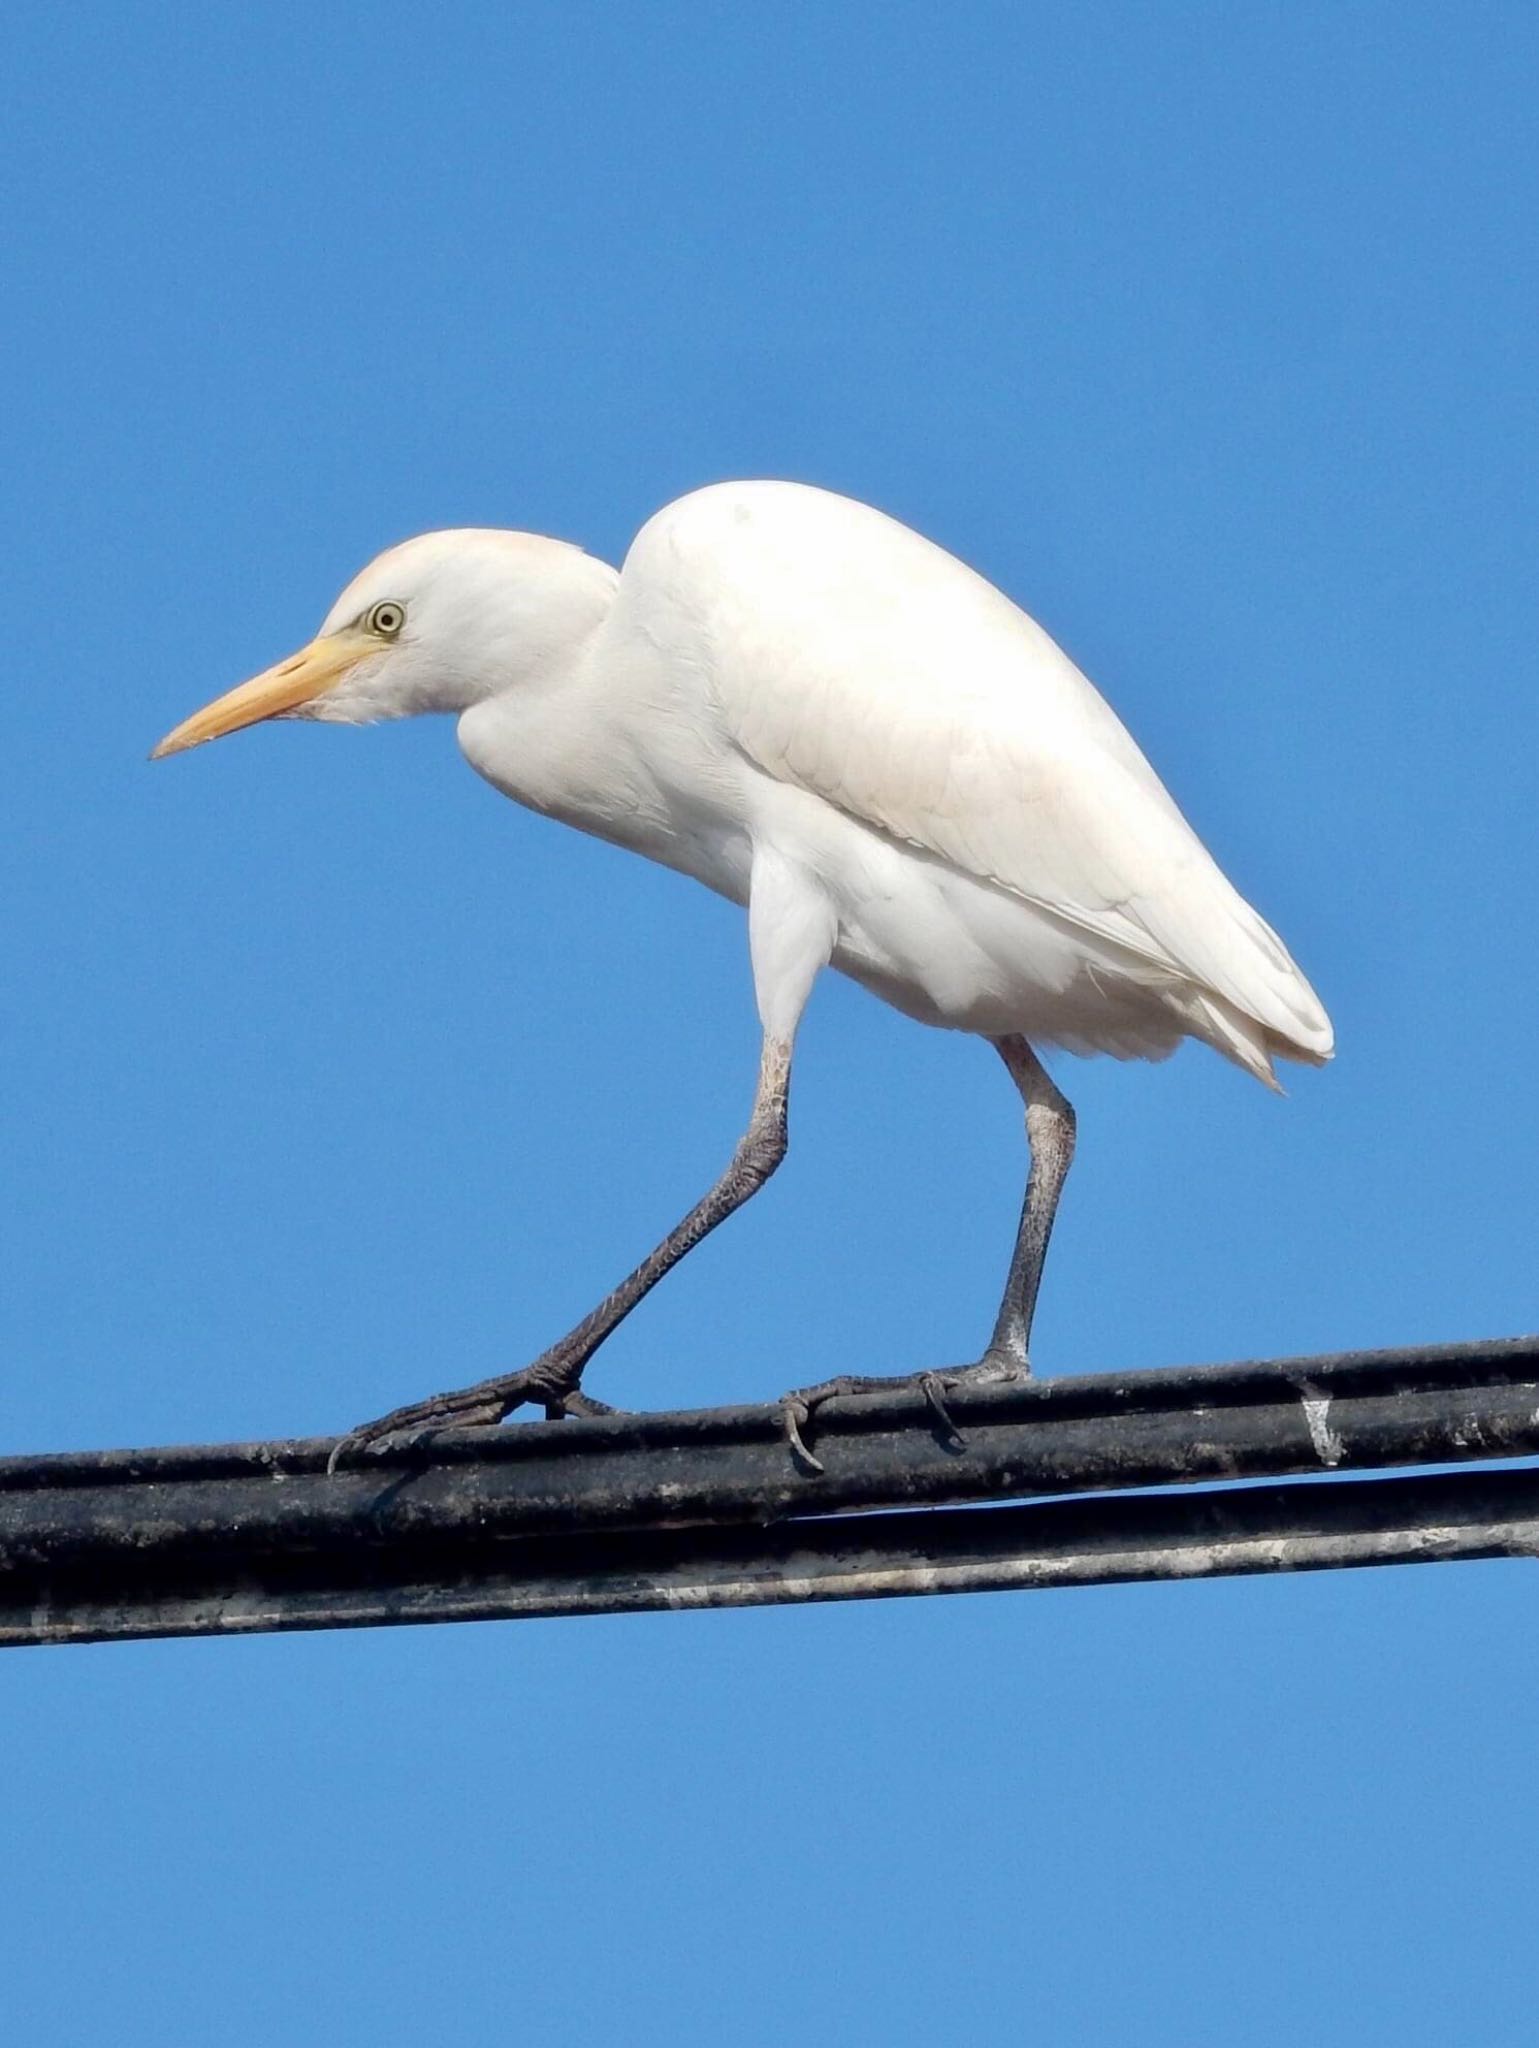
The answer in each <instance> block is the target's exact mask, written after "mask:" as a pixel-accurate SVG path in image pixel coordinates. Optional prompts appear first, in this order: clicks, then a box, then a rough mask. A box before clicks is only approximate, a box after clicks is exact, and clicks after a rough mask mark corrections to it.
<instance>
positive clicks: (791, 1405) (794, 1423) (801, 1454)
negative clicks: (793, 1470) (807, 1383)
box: [780, 1394, 828, 1474]
mask: <svg viewBox="0 0 1539 2048" xmlns="http://www.w3.org/2000/svg"><path fill="white" fill-rule="evenodd" d="M811 1414H812V1410H811V1409H810V1408H809V1407H808V1406H807V1403H806V1402H805V1401H798V1400H795V1399H793V1398H792V1397H791V1396H790V1395H789V1394H788V1395H787V1396H786V1398H785V1399H784V1400H783V1401H782V1402H781V1404H780V1416H781V1420H782V1422H783V1423H784V1425H785V1433H786V1442H787V1444H788V1445H789V1446H790V1450H791V1456H792V1457H793V1458H794V1459H795V1460H796V1462H797V1464H798V1465H800V1466H801V1468H802V1470H803V1471H804V1472H808V1473H812V1474H821V1473H823V1472H825V1471H826V1470H827V1469H828V1468H827V1467H826V1466H825V1465H824V1463H823V1460H822V1459H821V1458H815V1457H814V1456H813V1454H812V1452H811V1451H810V1450H808V1448H807V1440H806V1438H805V1437H804V1436H803V1435H802V1424H803V1423H804V1422H806V1421H807V1420H808V1419H809V1418H810V1416H811Z"/></svg>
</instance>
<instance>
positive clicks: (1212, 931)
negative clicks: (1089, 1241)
mask: <svg viewBox="0 0 1539 2048" xmlns="http://www.w3.org/2000/svg"><path fill="white" fill-rule="evenodd" d="M633 572H634V573H633ZM638 581H639V582H643V583H644V584H645V585H646V586H647V587H648V588H650V589H652V590H653V591H656V592H657V593H658V594H659V596H660V597H661V596H663V595H664V594H666V602H667V604H668V607H669V609H670V611H671V613H672V615H673V620H674V621H675V622H677V621H678V620H679V619H680V618H681V617H683V618H684V619H685V620H687V634H686V637H687V638H688V640H689V642H690V650H691V652H692V653H693V655H694V657H695V658H696V659H697V660H698V661H699V663H700V665H701V667H702V669H703V670H704V672H705V675H706V677H707V679H708V681H709V683H710V685H711V687H712V689H713V692H714V694H715V697H716V699H717V702H718V706H719V710H720V713H721V716H722V718H723V720H724V722H725V725H726V729H727V731H728V732H729V734H730V735H731V737H732V739H733V741H734V742H735V744H736V745H737V746H738V747H739V748H740V749H741V750H742V752H743V753H744V754H745V755H746V756H747V757H748V758H749V759H750V760H752V761H753V762H754V763H755V764H756V765H757V766H758V767H759V768H760V769H762V770H763V771H764V772H765V773H767V774H769V775H772V776H774V777H776V778H778V779H780V780H782V781H785V782H789V783H795V784H799V785H800V786H801V787H803V788H805V789H808V790H810V791H813V792H814V793H816V794H817V795H818V796H821V797H822V798H824V799H825V800H826V801H827V802H829V803H831V804H835V805H837V806H839V807H840V808H841V809H842V810H844V811H846V812H847V813H849V814H850V815H851V816H853V817H856V818H859V819H861V820H863V821H864V822H866V823H868V824H870V825H874V826H877V827H879V828H880V829H881V830H883V831H885V832H887V833H889V834H890V835H891V836H893V837H894V838H896V839H900V840H903V841H905V842H908V843H910V844H912V845H915V846H918V847H923V848H925V849H927V850H928V851H929V852H931V853H933V854H936V855H938V856H940V857H941V858H942V859H944V860H946V861H948V862H951V863H953V864H954V865H955V866H956V867H958V868H960V869H962V870H964V871H965V872H967V873H970V874H972V875H975V876H977V877H979V878H980V879H982V880H986V881H989V882H992V883H994V884H995V885H997V886H998V887H999V888H1001V889H1004V890H1008V891H1010V892H1012V893H1013V894H1015V895H1017V896H1019V897H1021V898H1023V899H1025V900H1027V901H1029V902H1030V903H1032V904H1033V905H1035V906H1036V907H1037V908H1039V909H1040V910H1043V911H1046V912H1048V913H1049V914H1051V915H1052V916H1053V917H1055V918H1057V919H1060V920H1062V922H1063V923H1064V924H1066V925H1069V926H1072V927H1074V928H1076V929H1078V930H1081V931H1083V932H1085V933H1087V934H1090V935H1093V936H1094V938H1095V939H1096V940H1097V942H1098V944H1099V946H1100V947H1109V948H1111V949H1113V951H1114V954H1115V956H1116V958H1117V959H1118V962H1119V965H1120V964H1122V963H1125V965H1126V971H1127V972H1128V974H1129V975H1130V976H1131V977H1133V978H1135V979H1139V980H1142V981H1145V982H1147V983H1149V984H1151V985H1155V986H1158V985H1161V984H1163V985H1166V986H1170V987H1172V989H1176V988H1184V989H1187V990H1189V992H1190V994H1191V995H1192V996H1194V997H1195V998H1197V1000H1198V1004H1199V1008H1200V1009H1201V1008H1203V999H1204V998H1207V999H1216V1003H1215V1002H1213V1001H1211V1000H1210V1001H1209V1002H1208V1003H1207V1005H1206V1009H1205V1010H1204V1014H1206V1012H1207V1011H1208V1010H1211V1011H1213V1012H1214V1016H1215V1030H1216V1031H1217V1033H1218V1035H1219V1037H1221V1038H1222V1037H1227V1036H1228V1035H1230V1034H1229V1032H1228V1030H1227V1029H1226V1025H1225V1016H1226V1013H1227V1012H1228V1011H1230V1010H1233V1011H1235V1012H1238V1013H1239V1019H1241V1020H1249V1022H1250V1024H1251V1025H1252V1026H1253V1027H1259V1028H1260V1032H1261V1034H1262V1042H1261V1044H1260V1045H1259V1046H1258V1045H1257V1044H1256V1043H1255V1031H1254V1029H1252V1030H1250V1031H1245V1032H1242V1033H1241V1036H1242V1037H1243V1038H1244V1039H1245V1040H1246V1042H1247V1043H1246V1045H1245V1046H1242V1047H1237V1046H1234V1045H1227V1044H1226V1046H1225V1048H1224V1049H1226V1050H1229V1051H1231V1052H1234V1053H1236V1055H1237V1056H1239V1057H1242V1058H1243V1059H1244V1063H1245V1064H1247V1065H1250V1066H1252V1067H1257V1070H1258V1071H1260V1070H1262V1069H1263V1068H1264V1066H1265V1055H1266V1053H1268V1052H1276V1053H1282V1054H1285V1055H1287V1056H1289V1057H1292V1058H1298V1059H1307V1060H1311V1061H1319V1060H1323V1059H1327V1058H1329V1056H1330V1052H1331V1048H1332V1037H1331V1028H1330V1024H1329V1021H1328V1019H1327V1018H1326V1015H1325V1012H1324V1010H1323V1009H1322V1008H1321V1005H1320V1003H1319V1000H1318V998H1317V997H1316V996H1315V994H1314V991H1313V990H1312V989H1311V988H1310V986H1309V984H1308V982H1307V981H1305V979H1304V977H1303V976H1302V975H1301V974H1300V972H1299V970H1298V968H1297V967H1296V966H1295V965H1294V963H1293V961H1292V960H1291V959H1290V958H1289V956H1288V953H1287V950H1286V948H1285V947H1284V946H1283V944H1282V942H1281V940H1280V939H1279V938H1278V937H1277V935H1276V933H1275V932H1273V931H1272V930H1271V928H1270V927H1269V926H1268V925H1267V924H1265V923H1264V922H1263V920H1262V919H1261V918H1260V917H1259V916H1257V914H1256V912H1255V911H1254V910H1252V909H1251V907H1250V906H1249V904H1247V903H1246V902H1245V901H1244V899H1243V898H1242V897H1241V896H1240V895H1239V894H1238V893H1237V891H1236V890H1235V889H1234V888H1233V887H1232V886H1231V884H1230V883H1229V882H1228V881H1227V880H1226V879H1225V877H1224V875H1223V874H1222V873H1221V872H1220V870H1219V868H1218V867H1217V865H1216V864H1215V862H1214V861H1213V859H1212V857H1211V856H1210V855H1209V854H1208V852H1207V850H1206V848H1205V847H1204V846H1203V845H1202V843H1201V841H1200V840H1199V839H1198V838H1197V835H1196V834H1195V833H1194V832H1193V831H1192V829H1191V827H1190V826H1189V825H1188V824H1187V822H1186V820H1185V819H1184V818H1183V817H1182V816H1181V813H1180V812H1179V811H1178V810H1177V808H1176V806H1175V804H1174V803H1173V802H1172V800H1171V798H1170V796H1169V795H1168V794H1167V792H1166V791H1165V789H1164V787H1163V786H1162V784H1161V783H1160V781H1159V778H1158V777H1157V776H1156V775H1155V773H1154V771H1153V769H1152V768H1151V767H1150V766H1149V764H1148V762H1147V761H1146V760H1145V759H1144V757H1143V755H1142V754H1141V753H1140V752H1139V750H1138V748H1137V746H1136V745H1135V744H1134V742H1133V740H1132V738H1131V736H1130V735H1129V734H1128V732H1127V731H1126V729H1125V728H1124V727H1123V726H1122V724H1121V723H1120V722H1119V720H1118V719H1117V717H1116V716H1115V714H1114V713H1113V712H1112V710H1111V709H1110V707H1109V706H1108V705H1107V704H1106V702H1105V701H1104V699H1103V698H1102V697H1101V696H1100V695H1099V694H1098V692H1097V691H1096V690H1095V688H1094V687H1093V685H1092V684H1091V683H1090V682H1089V681H1088V680H1087V679H1086V678H1085V677H1084V676H1083V675H1081V673H1080V672H1079V670H1078V669H1077V668H1076V667H1075V666H1074V664H1073V663H1072V662H1071V661H1070V660H1069V658H1068V656H1067V655H1065V654H1064V653H1063V651H1062V650H1061V649H1060V648H1059V647H1057V646H1056V645H1055V644H1054V642H1053V641H1052V640H1051V639H1050V638H1049V637H1048V635H1047V634H1046V633H1044V632H1043V631H1042V629H1041V628H1040V627H1039V626H1038V625H1036V624H1035V622H1034V621H1033V620H1031V619H1030V618H1028V617H1027V616H1026V614H1025V613H1024V612H1022V611H1020V610H1019V609H1018V608H1017V607H1016V606H1015V605H1013V604H1011V603H1010V601H1009V600H1008V599H1007V598H1005V597H1004V596H1003V595H1001V593H1000V592H999V591H997V590H995V589H994V588H993V586H992V585H990V584H988V583H986V582H985V581H984V580H983V579H982V578H981V577H980V576H977V575H975V574H974V572H973V571H972V570H970V569H968V568H966V567H965V566H964V565H963V564H962V563H960V562H958V561H957V560H955V559H954V558H953V557H952V556H950V555H948V554H946V553H945V552H944V551H943V550H942V549H940V548H938V547H936V546H934V545H933V544H932V543H931V542H929V541H926V540H924V539H922V538H921V537H920V536H919V535H918V534H915V533H912V532H911V531H910V530H909V529H908V528H907V527H904V526H901V525H899V524H898V523H897V522H896V521H894V520H890V519H888V518H886V517H885V516H884V515H883V514H881V513H879V512H875V511H873V510H871V509H870V508H869V507H867V506H864V505H860V504H857V503H855V502H853V501H851V500H849V499H845V498H839V497H836V496H833V495H832V494H830V493H828V492H823V491H817V490H813V489H811V488H809V487H807V486H804V485H798V484H780V483H751V484H724V485H715V486H713V487H711V488H710V489H708V490H704V491H699V492H696V493H694V494H693V495H692V496H690V497H688V498H683V499H680V500H679V501H678V502H677V503H676V504H674V505H671V506H669V507H667V508H666V509H665V510H664V511H663V512H661V513H659V514H658V515H657V517H656V518H655V519H654V520H652V521H651V522H650V523H649V525H648V526H647V527H646V528H644V529H643V531H642V533H641V535H639V536H638V538H637V541H636V544H635V547H634V548H633V550H632V554H631V557H630V559H629V560H628V561H627V565H626V574H625V577H624V578H623V579H622V583H623V584H624V583H630V584H632V586H633V588H634V586H635V584H636V583H637V582H638ZM1230 1021H1231V1022H1233V1021H1235V1020H1230ZM1203 1035H1209V1034H1207V1033H1204V1034H1203ZM1258 1055H1259V1057H1260V1065H1259V1066H1258V1058H1257V1056H1258Z"/></svg>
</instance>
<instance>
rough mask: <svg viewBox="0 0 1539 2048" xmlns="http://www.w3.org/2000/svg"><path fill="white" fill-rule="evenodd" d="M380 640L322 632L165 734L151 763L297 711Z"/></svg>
mask: <svg viewBox="0 0 1539 2048" xmlns="http://www.w3.org/2000/svg"><path fill="white" fill-rule="evenodd" d="M379 649H380V643H379V641H378V640H377V639H376V638H375V637H374V635H373V634H372V633H360V632H358V631H356V630H355V629H353V628H351V627H349V628H346V629H345V630H344V631H342V632H340V633H324V634H322V636H321V637H320V639H319V640H312V641H311V642H310V645H309V646H308V647H302V648H301V649H300V650H299V652H298V654H291V655H290V656H289V658H288V660H287V661H280V662H279V663H278V665H277V667H276V668H269V669H264V670H263V671H262V673H261V675H259V676H253V677H252V678H251V681H250V682H249V683H241V684H240V685H239V687H238V688H236V689H233V690H227V691H226V692H225V694H224V695H223V696H222V697H216V698H215V699H214V701H213V703H212V704H205V705H204V707H203V709H202V710H201V711H195V712H194V713H193V714H192V716H191V718H184V719H183V720H182V722H181V724H180V725H179V726H177V727H176V728H175V729H174V730H173V731H171V732H168V733H167V734H166V736H165V738H164V739H163V740H162V741H161V743H160V745H159V746H158V747H156V749H155V750H154V752H153V753H152V754H151V755H150V759H151V760H152V761H161V760H164V758H165V757H166V755H167V754H180V753H182V752H183V751H184V750H185V749H186V748H188V747H201V746H202V744H203V742H204V741H205V740H217V739H222V738H223V736H224V735H225V734H226V733H227V732H239V731H240V729H241V727H242V726H243V725H256V724H257V723H258V722H259V721H260V720H261V719H264V718H279V717H281V716H282V715H283V713H284V712H285V711H295V710H297V709H298V708H299V706H300V705H301V704H308V703H310V702H311V701H312V700H313V699H314V698H316V697H319V696H320V694H321V693H322V691H323V690H329V689H330V688H331V687H332V685H333V684H334V683H339V682H340V681H341V680H342V678H343V676H345V675H346V674H347V672H348V670H349V669H350V668H352V667H353V665H354V664H355V663H356V662H360V661H362V659H363V657H364V656H365V655H366V654H377V653H378V652H379Z"/></svg>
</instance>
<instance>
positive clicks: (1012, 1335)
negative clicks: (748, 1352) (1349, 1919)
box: [781, 1033, 1075, 1472]
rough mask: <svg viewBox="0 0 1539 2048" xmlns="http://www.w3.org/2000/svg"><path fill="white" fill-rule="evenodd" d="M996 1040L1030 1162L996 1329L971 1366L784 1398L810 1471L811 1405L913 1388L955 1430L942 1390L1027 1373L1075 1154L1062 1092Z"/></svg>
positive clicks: (815, 1463) (856, 1380) (863, 1379)
mask: <svg viewBox="0 0 1539 2048" xmlns="http://www.w3.org/2000/svg"><path fill="white" fill-rule="evenodd" d="M994 1046H995V1048H996V1050H997V1051H998V1053H999V1056H1000V1058H1001V1059H1002V1060H1003V1061H1004V1063H1005V1065H1006V1067H1007V1068H1008V1069H1009V1071H1010V1078H1011V1080H1012V1081H1014V1083H1015V1085H1016V1087H1017V1088H1018V1089H1019V1090H1020V1095H1021V1100H1022V1102H1023V1103H1024V1104H1025V1106H1026V1142H1027V1144H1028V1145H1029V1147H1030V1149H1031V1167H1030V1171H1029V1172H1028V1174H1027V1178H1026V1200H1025V1202H1024V1204H1023V1205H1022V1208H1021V1221H1020V1226H1019V1228H1018V1230H1017V1232H1016V1238H1015V1251H1014V1253H1013V1254H1012V1256H1011V1260H1010V1271H1009V1273H1008V1274H1007V1276H1006V1279H1005V1291H1004V1298H1003V1299H1002V1300H1001V1302H1000V1304H999V1314H998V1315H997V1316H996V1317H995V1319H994V1334H993V1335H992V1336H991V1337H990V1339H989V1345H988V1349H987V1350H986V1351H985V1352H984V1354H983V1356H982V1358H980V1359H979V1360H978V1363H977V1364H976V1365H962V1366H953V1367H950V1368H949V1369H947V1370H945V1371H941V1372H933V1371H932V1372H920V1373H898V1374H884V1375H881V1376H877V1375H874V1374H864V1373H843V1374H841V1375H840V1376H839V1377H838V1378H837V1379H832V1380H824V1381H823V1382H822V1383H821V1384H820V1385H818V1386H816V1387H800V1388H798V1389H797V1391H796V1392H795V1393H792V1394H787V1395H785V1396H784V1397H783V1398H782V1401H781V1410H782V1413H783V1414H784V1416H785V1429H786V1438H787V1441H788V1442H789V1443H790V1446H791V1449H792V1451H793V1453H794V1454H795V1456H796V1458H797V1461H798V1463H800V1464H801V1465H802V1466H803V1467H804V1468H805V1469H806V1470H807V1471H809V1472H821V1471H822V1469H823V1467H822V1464H821V1463H820V1461H819V1460H818V1459H817V1458H815V1457H814V1456H813V1454H812V1452H811V1451H810V1450H809V1449H808V1448H807V1445H806V1442H805V1440H804V1438H803V1436H802V1428H803V1425H804V1424H805V1423H806V1421H807V1419H808V1417H809V1416H810V1415H811V1413H812V1411H813V1410H814V1409H815V1408H817V1407H818V1406H819V1405H820V1404H821V1403H822V1402H824V1401H829V1400H832V1399H833V1398H834V1396H835V1395H836V1394H875V1393H881V1392H884V1391H885V1390H887V1389H888V1388H892V1387H918V1388H919V1389H920V1390H921V1392H922V1393H923V1394H924V1397H925V1399H926V1400H927V1401H928V1402H929V1404H930V1407H931V1409H932V1411H933V1413H934V1415H935V1417H936V1420H937V1421H938V1422H940V1424H941V1425H942V1426H943V1427H944V1428H945V1429H946V1431H947V1432H948V1433H949V1434H951V1435H955V1425H954V1424H953V1423H952V1420H951V1417H950V1415H949V1414H948V1413H947V1411H946V1403H945V1396H946V1394H947V1393H948V1392H949V1391H950V1390H951V1389H952V1388H953V1387H963V1386H967V1385H970V1384H972V1385H977V1384H987V1385H997V1384H999V1383H1000V1382H1002V1381H1009V1380H1019V1379H1025V1378H1026V1377H1027V1375H1028V1374H1029V1373H1030V1371H1031V1362H1030V1344H1031V1324H1032V1317H1033V1316H1034V1314H1035V1313H1036V1307H1037V1295H1038V1292H1039V1291H1040V1289H1041V1286H1042V1268H1043V1265H1044V1264H1045V1262H1046V1259H1047V1244H1048V1239H1049V1238H1050V1237H1051V1236H1052V1232H1053V1219H1054V1217H1055V1216H1056V1215H1057V1214H1058V1198H1059V1196H1060V1195H1061V1194H1062V1193H1063V1184H1064V1181H1065V1180H1066V1179H1067V1177H1068V1172H1069V1166H1070V1163H1071V1161H1072V1160H1073V1158H1074V1128H1075V1127H1074V1111H1073V1108H1072V1107H1071V1106H1070V1103H1069V1101H1068V1098H1067V1097H1066V1096H1065V1095H1064V1094H1063V1093H1062V1092H1061V1091H1060V1090H1059V1089H1058V1087H1057V1086H1056V1085H1055V1084H1054V1082H1053V1078H1052V1076H1051V1075H1050V1074H1049V1073H1048V1071H1047V1069H1046V1067H1044V1066H1043V1064H1042V1062H1041V1061H1040V1060H1039V1059H1038V1058H1037V1056H1036V1054H1035V1053H1034V1052H1033V1051H1032V1049H1031V1047H1030V1046H1029V1045H1028V1044H1027V1043H1026V1040H1025V1039H1024V1038H1022V1037H1020V1036H1019V1035H1018V1034H1015V1033H1012V1034H1010V1035H1009V1036H1007V1037H1003V1038H996V1039H995V1040H994Z"/></svg>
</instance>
